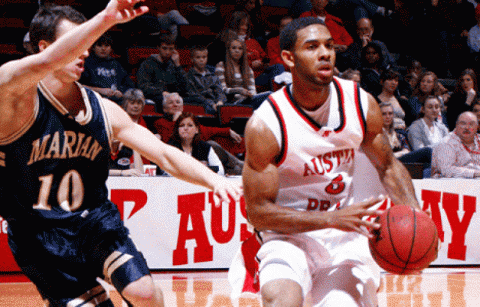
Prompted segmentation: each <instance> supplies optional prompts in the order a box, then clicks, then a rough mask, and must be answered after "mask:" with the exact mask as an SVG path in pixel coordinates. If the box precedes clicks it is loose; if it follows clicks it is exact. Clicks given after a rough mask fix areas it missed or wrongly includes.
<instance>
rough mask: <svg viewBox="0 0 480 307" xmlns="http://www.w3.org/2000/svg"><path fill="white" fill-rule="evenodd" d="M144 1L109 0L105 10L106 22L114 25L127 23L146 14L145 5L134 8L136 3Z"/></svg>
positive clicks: (146, 8)
mask: <svg viewBox="0 0 480 307" xmlns="http://www.w3.org/2000/svg"><path fill="white" fill-rule="evenodd" d="M144 1H145V0H110V2H109V3H108V4H107V7H106V8H105V13H106V15H107V20H111V21H112V22H113V23H114V24H118V23H125V22H129V21H130V20H132V19H134V18H136V17H138V16H140V15H143V14H145V13H146V12H148V7H147V6H145V5H142V6H139V7H135V6H136V5H137V3H139V2H144Z"/></svg>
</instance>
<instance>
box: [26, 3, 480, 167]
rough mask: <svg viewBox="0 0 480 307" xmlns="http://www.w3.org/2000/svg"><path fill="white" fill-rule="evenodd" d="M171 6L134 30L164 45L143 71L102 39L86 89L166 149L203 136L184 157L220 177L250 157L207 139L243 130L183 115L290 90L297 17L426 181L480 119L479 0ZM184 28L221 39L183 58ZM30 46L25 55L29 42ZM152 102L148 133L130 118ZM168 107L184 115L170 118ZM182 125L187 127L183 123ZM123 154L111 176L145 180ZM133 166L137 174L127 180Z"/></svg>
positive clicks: (254, 102) (253, 102) (211, 112)
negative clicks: (437, 158)
mask: <svg viewBox="0 0 480 307" xmlns="http://www.w3.org/2000/svg"><path fill="white" fill-rule="evenodd" d="M160 2H162V1H160ZM168 2H169V5H167V6H166V7H168V9H165V10H160V11H159V10H158V9H157V10H156V11H155V10H154V11H152V12H151V14H150V15H147V16H145V17H144V18H143V19H142V20H140V21H139V22H137V24H135V25H133V24H132V25H127V26H128V27H133V28H134V29H133V30H130V32H129V33H130V34H131V35H133V36H135V34H138V33H141V32H143V33H142V35H139V36H138V37H137V38H138V40H140V39H144V42H139V41H138V40H137V41H135V40H128V41H131V43H132V44H135V45H148V46H156V47H157V48H158V49H157V50H158V52H156V53H154V54H151V55H150V56H148V57H146V58H145V59H144V60H143V61H142V62H141V63H140V64H139V65H138V67H135V68H132V67H130V66H127V67H125V66H126V65H128V64H127V62H126V61H125V59H124V55H126V54H127V52H126V51H125V50H119V49H120V48H117V49H116V48H115V46H116V45H119V44H116V43H115V41H114V40H112V38H111V36H109V35H108V34H106V35H104V36H102V38H100V39H99V40H98V41H97V42H96V43H95V44H94V45H93V47H92V50H91V52H90V56H89V57H88V58H87V59H86V61H85V72H84V74H83V75H82V78H81V80H80V82H81V83H83V84H84V85H86V86H88V87H90V88H92V89H94V90H96V91H98V92H99V93H100V94H101V95H102V96H104V97H107V98H109V99H111V100H113V101H115V102H117V103H118V104H120V105H122V106H123V107H124V108H125V109H126V110H127V112H128V113H129V114H130V115H131V116H132V119H133V120H136V121H139V123H140V124H143V125H144V126H145V127H146V128H147V129H151V130H152V131H153V132H154V133H156V134H157V135H158V136H159V137H161V138H162V140H163V141H165V142H168V141H169V140H171V138H172V137H174V139H175V142H176V143H175V144H176V145H177V146H178V147H179V148H181V149H182V146H181V145H184V144H186V143H185V142H184V140H183V139H182V138H181V137H182V133H180V130H182V129H183V130H185V131H186V130H188V129H186V128H185V127H186V126H189V127H190V126H192V125H193V126H195V127H193V128H192V129H190V130H189V131H195V132H196V133H195V134H196V136H195V137H194V138H191V139H189V140H188V145H185V146H184V147H183V150H185V148H187V147H188V148H189V150H190V152H191V148H192V144H195V146H197V147H198V146H200V148H203V149H208V153H202V155H201V156H202V157H209V156H210V157H212V156H213V155H212V153H214V152H215V157H217V158H218V160H219V161H220V160H221V161H222V167H219V168H218V169H220V170H221V172H222V173H225V174H237V175H238V174H240V173H241V167H242V165H243V164H242V163H243V162H242V161H241V159H242V156H241V155H237V156H235V155H232V154H231V153H230V152H229V150H225V149H222V148H221V146H220V145H218V144H217V143H215V141H213V139H212V138H211V136H212V135H214V134H215V133H217V134H219V133H220V134H223V136H224V137H226V138H229V139H230V141H231V142H232V143H233V144H237V145H238V146H242V144H243V139H242V135H241V134H242V133H241V132H239V131H237V132H235V131H234V130H232V129H230V128H228V127H213V128H217V129H220V130H221V132H219V131H216V132H214V133H213V134H212V133H211V132H210V133H209V132H205V130H206V129H205V127H204V126H202V125H201V124H200V122H199V121H198V120H197V118H195V116H193V117H192V116H191V115H190V114H189V113H183V104H185V105H190V104H195V105H201V106H202V107H203V108H204V111H205V115H206V116H213V117H215V116H218V111H219V108H220V107H221V106H225V105H242V106H245V105H246V106H251V107H252V109H255V108H256V107H258V105H259V104H260V103H261V102H262V101H263V100H264V99H265V98H266V97H267V95H268V94H270V93H271V91H273V90H276V89H278V88H279V86H280V85H279V84H277V83H276V82H275V80H283V81H281V82H279V83H282V85H283V84H285V83H288V81H285V80H289V79H288V74H289V72H288V71H285V67H284V65H283V62H282V59H281V56H280V52H281V50H280V46H279V32H280V31H281V29H282V28H283V27H284V26H285V25H287V24H288V23H289V22H290V21H291V20H292V19H294V18H298V17H304V16H314V17H317V18H319V19H322V20H323V21H324V22H325V24H326V26H327V28H328V29H329V30H330V32H331V34H332V37H333V39H334V42H335V50H336V54H337V57H336V58H337V59H336V74H337V77H341V78H345V79H351V80H354V81H356V82H358V83H359V84H360V85H361V87H362V88H363V89H364V90H366V91H367V92H369V93H370V94H372V95H373V96H374V97H375V98H376V99H377V101H378V103H379V105H380V106H381V107H382V112H384V113H385V114H384V119H385V120H386V121H387V122H386V123H385V127H384V129H385V131H386V134H387V136H388V138H389V141H390V143H391V145H392V148H393V149H394V152H395V155H396V156H397V157H398V158H402V157H403V159H402V162H404V163H410V162H412V163H415V162H416V160H415V159H417V158H418V157H419V156H421V158H420V159H419V160H418V161H421V163H422V164H423V165H424V166H425V169H428V172H425V173H424V175H425V177H429V176H430V171H429V170H430V162H431V155H432V149H433V148H435V147H436V146H437V145H438V144H442V143H443V142H444V141H445V142H446V139H444V138H445V136H449V140H450V141H449V142H452V141H451V140H452V139H455V135H453V136H452V132H451V131H454V129H455V126H456V125H457V126H458V117H459V115H460V114H463V113H464V112H466V111H472V112H473V113H471V114H477V115H480V97H479V95H478V86H477V79H476V75H477V72H478V70H479V67H478V64H477V63H478V56H479V55H480V28H479V26H480V6H478V5H477V3H476V2H475V1H474V0H449V1H446V0H422V1H407V0H392V1H377V0H289V1H288V0H285V1H280V2H278V3H275V1H270V2H269V1H266V0H242V1H236V2H234V3H233V5H231V7H233V9H232V10H231V11H229V12H228V14H225V12H224V9H223V8H222V5H223V4H222V3H221V2H219V1H193V2H189V4H188V5H187V6H186V5H185V3H183V2H182V1H168ZM172 3H173V6H172ZM276 5H278V6H281V9H283V10H280V12H282V13H281V14H278V13H272V12H277V11H275V10H265V9H264V8H265V7H266V6H270V7H274V6H276ZM156 7H157V8H161V7H162V5H158V4H157V5H156ZM180 8H183V10H182V9H180ZM185 8H188V9H185ZM266 12H267V13H266ZM268 12H270V13H272V14H271V15H268ZM215 18H216V20H215V22H212V21H213V19H215ZM220 20H221V21H220ZM222 24H223V26H222ZM184 25H190V26H192V25H194V26H195V25H197V26H200V27H205V26H208V27H209V28H210V30H211V32H210V33H215V37H212V36H209V37H205V39H202V38H201V37H200V39H198V38H197V40H196V41H195V42H192V43H191V44H187V45H185V44H184V45H183V46H182V49H184V50H185V49H187V50H188V51H189V53H186V54H187V55H186V54H185V53H182V54H181V53H180V52H179V50H178V49H177V47H178V46H177V44H178V42H179V41H181V40H182V32H181V31H179V28H180V27H182V26H184ZM127 26H125V28H127ZM138 27H142V29H138ZM142 30H143V31H142ZM199 42H200V43H199ZM25 47H29V45H28V35H27V36H26V41H25ZM123 49H125V48H123ZM188 54H189V55H188ZM181 57H183V59H182V58H181ZM185 57H189V58H187V59H186V58H185ZM122 58H123V59H122ZM185 62H188V63H189V65H185V64H184V63H185ZM121 63H123V66H122V64H121ZM285 76H286V77H285ZM279 77H280V78H279ZM447 81H448V82H447ZM131 89H135V90H134V91H133V90H131ZM127 93H128V94H127ZM135 102H137V107H135V105H134V103H135ZM146 104H154V105H155V110H156V113H157V115H158V116H157V117H158V120H156V121H154V120H151V118H149V119H150V120H151V122H149V124H146V123H145V120H144V119H143V118H142V117H141V116H139V115H138V114H137V115H135V114H134V113H135V112H137V111H138V109H139V108H141V110H143V109H144V107H145V105H146ZM172 104H173V105H177V107H178V109H180V111H178V110H177V111H173V112H170V111H168V110H169V109H172V108H170V105H172ZM174 109H175V107H173V110H174ZM140 113H142V112H140ZM390 114H391V115H392V116H391V119H390ZM471 114H470V115H471ZM179 117H181V118H182V119H183V120H185V121H186V122H187V124H188V125H187V124H182V123H178V122H177V120H178V118H179ZM139 118H140V119H139ZM190 122H191V123H190ZM175 125H177V126H178V125H180V126H178V127H177V128H173V127H174V126H175ZM184 126H185V127H184ZM208 128H212V127H208ZM222 129H223V130H222ZM177 130H178V131H177ZM183 130H182V131H183ZM207 130H208V129H207ZM165 131H168V132H167V133H166V132H165ZM205 133H207V135H206V136H205V135H204V134H205ZM202 134H203V135H202ZM457 134H458V133H457ZM209 140H210V141H211V142H213V145H212V144H210V143H207V141H209ZM200 141H201V143H200ZM192 142H193V143H192ZM179 144H180V145H179ZM198 144H201V145H198ZM117 147H118V150H117V153H116V154H114V155H113V156H112V157H113V158H112V159H113V160H112V165H113V166H112V168H114V169H115V168H116V169H120V171H117V172H115V171H114V172H113V173H112V174H117V173H118V174H120V173H121V174H122V175H138V174H139V172H141V167H139V166H138V165H139V163H136V164H135V163H134V161H135V159H134V153H133V152H129V151H128V150H126V149H125V148H123V146H122V144H117ZM212 148H213V149H212ZM422 148H424V149H422ZM214 149H215V151H213V150H214ZM419 150H420V151H419ZM119 154H120V155H119ZM463 154H464V153H463ZM196 155H197V156H198V154H196ZM412 157H413V158H412ZM127 158H128V159H127ZM127 160H128V161H127ZM137 160H138V159H137ZM207 160H208V159H207ZM127 162H128V163H127ZM137 162H138V161H137ZM141 162H145V163H149V162H148V161H143V160H142V161H141ZM122 163H123V164H125V165H121V164H122ZM227 164H228V165H227ZM119 165H120V166H119ZM125 167H126V168H130V167H131V168H132V169H135V171H128V172H127V171H123V172H122V169H124V170H125ZM432 171H433V170H432ZM433 172H435V171H433ZM159 173H161V170H159ZM435 174H436V175H435V176H437V177H438V174H437V173H435Z"/></svg>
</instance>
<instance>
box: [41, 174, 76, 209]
mask: <svg viewBox="0 0 480 307" xmlns="http://www.w3.org/2000/svg"><path fill="white" fill-rule="evenodd" d="M38 179H39V180H40V181H41V186H40V192H39V193H38V201H37V203H36V204H34V205H33V209H38V210H52V206H51V205H50V204H48V198H49V196H50V192H51V189H52V182H53V174H50V175H46V176H41V177H39V178H38ZM83 193H84V189H83V182H82V177H81V176H80V174H79V173H78V172H77V171H76V170H70V171H69V172H68V173H66V174H65V175H64V176H63V178H62V180H61V181H60V185H59V186H58V191H57V201H58V203H59V204H60V207H61V208H62V209H63V210H65V211H68V212H72V211H75V210H77V209H78V208H80V206H81V205H82V203H83Z"/></svg>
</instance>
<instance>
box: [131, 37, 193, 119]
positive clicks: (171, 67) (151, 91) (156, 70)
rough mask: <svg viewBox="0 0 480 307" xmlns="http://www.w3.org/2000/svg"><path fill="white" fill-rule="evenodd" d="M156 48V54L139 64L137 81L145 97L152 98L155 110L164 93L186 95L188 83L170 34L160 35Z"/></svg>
mask: <svg viewBox="0 0 480 307" xmlns="http://www.w3.org/2000/svg"><path fill="white" fill-rule="evenodd" d="M158 50H159V53H158V54H152V55H151V56H149V57H148V58H147V59H145V61H143V62H142V63H141V64H140V67H139V69H138V71H137V83H138V87H139V88H140V89H141V90H142V91H143V93H144V94H145V97H146V98H147V99H151V100H153V101H154V102H155V105H156V108H157V110H161V109H162V102H163V97H164V95H166V94H169V93H178V94H179V95H180V96H181V97H186V95H187V92H188V84H187V77H186V73H185V70H184V69H183V67H182V66H181V65H180V56H179V54H178V52H177V50H175V43H174V41H173V40H172V39H171V37H170V36H168V35H161V36H160V38H159V41H158Z"/></svg>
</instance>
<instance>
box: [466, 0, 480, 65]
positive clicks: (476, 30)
mask: <svg viewBox="0 0 480 307" xmlns="http://www.w3.org/2000/svg"><path fill="white" fill-rule="evenodd" d="M475 19H476V20H477V24H476V25H474V26H473V27H472V28H470V30H469V31H468V36H467V37H468V39H467V44H468V48H469V49H470V52H471V53H472V54H473V55H474V58H475V57H477V56H478V54H479V52H480V6H478V5H477V7H476V8H475Z"/></svg>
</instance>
